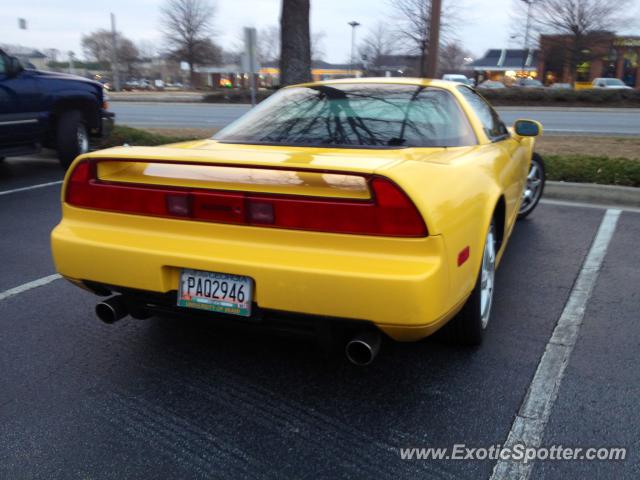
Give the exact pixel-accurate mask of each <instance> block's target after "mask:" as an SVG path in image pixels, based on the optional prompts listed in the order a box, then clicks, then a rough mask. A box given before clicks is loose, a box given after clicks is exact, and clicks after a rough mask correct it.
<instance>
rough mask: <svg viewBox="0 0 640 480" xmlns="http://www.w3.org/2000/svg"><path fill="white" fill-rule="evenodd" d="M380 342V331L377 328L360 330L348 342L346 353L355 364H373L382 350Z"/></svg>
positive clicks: (362, 365) (361, 365)
mask: <svg viewBox="0 0 640 480" xmlns="http://www.w3.org/2000/svg"><path fill="white" fill-rule="evenodd" d="M380 343H381V339H380V332H378V331H377V330H367V331H364V332H360V333H358V334H357V335H356V336H354V337H353V338H352V339H351V340H349V341H348V342H347V345H346V347H345V354H346V355H347V358H348V359H349V361H350V362H351V363H353V364H354V365H358V366H360V367H364V366H367V365H371V363H372V362H373V360H374V359H375V358H376V355H378V352H379V351H380Z"/></svg>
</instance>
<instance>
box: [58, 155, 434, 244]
mask: <svg viewBox="0 0 640 480" xmlns="http://www.w3.org/2000/svg"><path fill="white" fill-rule="evenodd" d="M96 171H97V169H96V165H95V163H93V162H91V161H84V162H80V163H79V164H78V165H77V166H76V167H75V169H74V170H73V172H72V173H71V176H70V178H69V182H68V185H67V191H66V197H65V199H66V202H67V203H68V204H70V205H73V206H76V207H82V208H91V209H97V210H108V211H113V212H121V213H131V214H137V215H151V216H159V217H168V218H183V219H191V220H199V221H205V222H216V223H230V224H241V225H254V226H263V227H275V228H288V229H295V230H310V231H319V232H330V233H349V234H360V235H381V236H390V237H424V236H426V235H427V228H426V226H425V223H424V220H423V219H422V216H421V215H420V213H419V212H418V210H417V208H416V207H415V205H414V204H413V202H412V201H411V199H409V197H408V196H407V195H406V193H404V192H403V191H402V190H401V189H400V188H399V187H398V186H397V185H396V184H395V183H393V182H392V181H391V180H389V179H387V178H384V177H377V176H373V177H371V178H369V179H368V182H369V188H370V189H371V192H372V198H371V199H370V200H352V199H342V198H326V197H303V196H298V195H280V194H260V193H251V192H231V191H218V190H204V189H194V188H178V187H165V186H157V185H133V184H126V183H112V182H105V181H101V180H99V179H98V178H97V174H96Z"/></svg>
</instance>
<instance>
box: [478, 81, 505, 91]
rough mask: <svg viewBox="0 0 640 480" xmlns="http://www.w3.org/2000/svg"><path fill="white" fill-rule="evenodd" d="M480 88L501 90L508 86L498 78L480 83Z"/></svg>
mask: <svg viewBox="0 0 640 480" xmlns="http://www.w3.org/2000/svg"><path fill="white" fill-rule="evenodd" d="M478 88H479V89H483V88H484V89H487V90H501V89H504V88H507V87H506V86H505V85H504V83H502V82H498V81H496V80H485V81H484V82H482V83H481V84H480V85H478Z"/></svg>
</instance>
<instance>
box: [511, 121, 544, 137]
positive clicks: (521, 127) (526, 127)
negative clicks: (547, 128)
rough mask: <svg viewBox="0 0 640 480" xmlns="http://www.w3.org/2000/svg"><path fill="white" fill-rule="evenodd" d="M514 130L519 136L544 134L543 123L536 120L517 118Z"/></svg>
mask: <svg viewBox="0 0 640 480" xmlns="http://www.w3.org/2000/svg"><path fill="white" fill-rule="evenodd" d="M514 130H515V132H516V135H518V136H519V137H537V136H539V135H542V125H541V124H540V122H536V121H535V120H516V123H515V125H514Z"/></svg>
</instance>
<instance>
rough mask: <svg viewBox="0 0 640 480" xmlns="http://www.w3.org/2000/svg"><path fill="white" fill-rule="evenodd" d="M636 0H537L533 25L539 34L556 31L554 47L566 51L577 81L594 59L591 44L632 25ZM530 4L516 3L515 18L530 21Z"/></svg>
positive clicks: (520, 21) (533, 4)
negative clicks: (580, 71)
mask: <svg viewBox="0 0 640 480" xmlns="http://www.w3.org/2000/svg"><path fill="white" fill-rule="evenodd" d="M632 5H633V1H632V0H616V1H615V2H614V1H612V0H535V1H533V2H532V4H531V27H532V29H533V31H534V32H536V33H538V34H555V35H557V37H556V38H555V39H552V38H550V39H549V40H550V41H551V43H554V44H555V45H551V47H552V48H555V49H556V50H564V52H565V59H566V60H567V61H568V63H569V66H570V68H571V75H572V77H573V80H575V77H576V72H577V70H578V66H579V65H581V64H582V63H583V62H585V61H589V60H591V59H592V58H593V52H592V51H591V47H593V46H594V45H596V44H597V43H598V42H599V41H601V40H602V39H604V38H606V37H610V36H611V35H612V33H611V31H613V30H614V29H619V28H621V27H624V26H625V25H626V24H628V19H629V18H630V17H632V15H631V14H630V12H629V10H630V8H631V7H632ZM525 8H526V5H525V4H524V3H523V2H522V0H520V2H519V4H518V2H516V5H515V6H514V11H515V12H514V15H513V16H514V18H516V20H517V23H519V24H520V25H523V24H524V22H526V10H525Z"/></svg>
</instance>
